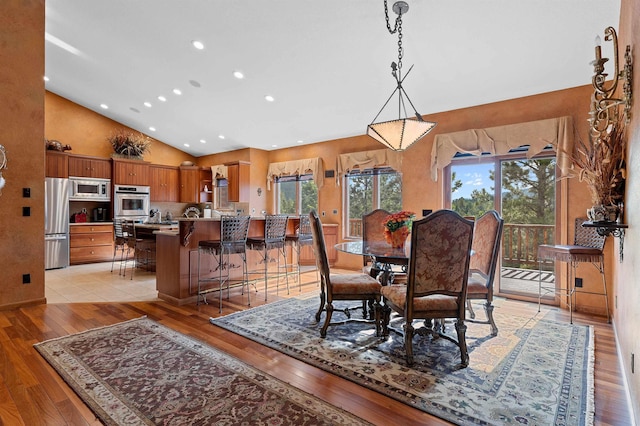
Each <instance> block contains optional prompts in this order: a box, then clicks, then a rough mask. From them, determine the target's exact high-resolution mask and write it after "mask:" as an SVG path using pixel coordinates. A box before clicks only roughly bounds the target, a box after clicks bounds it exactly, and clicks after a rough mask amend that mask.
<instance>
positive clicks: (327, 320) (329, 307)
mask: <svg viewBox="0 0 640 426" xmlns="http://www.w3.org/2000/svg"><path fill="white" fill-rule="evenodd" d="M326 311H327V316H326V318H325V319H324V324H323V325H322V329H321V330H320V337H323V338H324V337H327V329H328V328H329V323H331V316H332V315H333V303H327V309H326Z"/></svg>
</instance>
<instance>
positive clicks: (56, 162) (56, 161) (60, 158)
mask: <svg viewBox="0 0 640 426" xmlns="http://www.w3.org/2000/svg"><path fill="white" fill-rule="evenodd" d="M44 175H45V176H46V177H54V178H68V177H69V155H68V154H65V153H64V152H60V151H50V150H47V153H46V167H45V174H44Z"/></svg>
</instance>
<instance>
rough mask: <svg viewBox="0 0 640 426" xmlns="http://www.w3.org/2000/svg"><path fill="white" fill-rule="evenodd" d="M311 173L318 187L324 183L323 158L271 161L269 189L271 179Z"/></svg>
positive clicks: (268, 179)
mask: <svg viewBox="0 0 640 426" xmlns="http://www.w3.org/2000/svg"><path fill="white" fill-rule="evenodd" d="M306 174H310V175H311V176H312V178H313V181H314V182H315V183H316V186H317V187H318V188H321V187H322V185H324V168H323V163H322V158H320V157H315V158H305V159H303V160H292V161H281V162H279V163H270V164H269V169H268V171H267V189H268V190H271V181H272V180H273V179H274V178H278V177H281V176H292V175H293V176H300V175H306Z"/></svg>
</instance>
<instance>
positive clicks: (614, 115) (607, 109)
mask: <svg viewBox="0 0 640 426" xmlns="http://www.w3.org/2000/svg"><path fill="white" fill-rule="evenodd" d="M604 39H605V41H612V42H613V62H614V66H615V74H614V78H613V80H612V81H611V82H610V85H609V87H607V81H606V79H607V75H608V74H607V73H605V72H604V71H605V69H604V64H605V62H607V61H608V60H609V58H603V57H602V52H601V48H600V36H597V37H596V59H595V60H594V61H592V62H591V65H593V73H594V75H593V79H592V82H593V88H594V92H593V96H592V98H591V112H590V113H589V116H590V118H589V122H590V123H591V136H592V137H593V138H594V140H601V139H602V138H603V136H604V135H606V133H607V132H608V131H609V130H610V126H611V125H612V124H613V123H614V122H616V121H617V120H618V118H619V115H620V113H619V106H622V107H623V112H622V114H623V118H624V122H625V124H626V123H628V122H629V120H630V119H631V103H632V92H631V90H632V89H631V88H632V83H633V81H632V74H633V60H632V57H631V46H629V45H627V48H626V51H625V53H624V68H623V69H622V71H620V69H619V65H618V35H617V34H616V30H615V29H614V28H613V27H607V29H605V30H604ZM619 80H622V81H623V85H622V98H615V97H614V95H615V94H616V90H617V88H618V81H619Z"/></svg>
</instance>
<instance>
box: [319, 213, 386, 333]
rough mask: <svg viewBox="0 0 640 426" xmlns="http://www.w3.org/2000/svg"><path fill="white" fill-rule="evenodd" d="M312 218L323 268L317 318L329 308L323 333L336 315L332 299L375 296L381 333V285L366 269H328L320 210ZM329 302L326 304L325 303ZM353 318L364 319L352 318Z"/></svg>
mask: <svg viewBox="0 0 640 426" xmlns="http://www.w3.org/2000/svg"><path fill="white" fill-rule="evenodd" d="M309 219H310V222H311V233H312V234H313V248H314V252H315V255H316V259H317V262H318V269H319V270H320V308H319V309H318V312H317V313H316V321H318V322H320V317H321V315H322V311H326V317H325V320H324V324H323V325H322V329H321V330H320V336H321V337H326V336H327V329H328V328H329V325H332V324H331V317H332V315H333V311H334V306H333V302H334V301H337V300H360V301H363V302H364V301H368V300H373V301H374V303H373V313H374V322H375V326H376V335H377V336H379V335H380V331H381V328H380V322H381V314H382V312H381V311H382V308H381V305H380V299H381V296H380V288H381V287H382V285H381V284H380V283H379V282H378V281H377V280H376V279H375V278H373V277H371V276H369V275H367V274H364V273H353V274H333V273H331V271H330V269H329V260H328V259H327V250H326V246H325V242H324V233H323V231H322V223H321V222H320V218H319V217H318V213H316V211H315V210H312V211H311V213H309ZM325 303H326V307H325ZM349 320H350V321H363V320H358V319H352V318H350V317H349Z"/></svg>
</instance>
